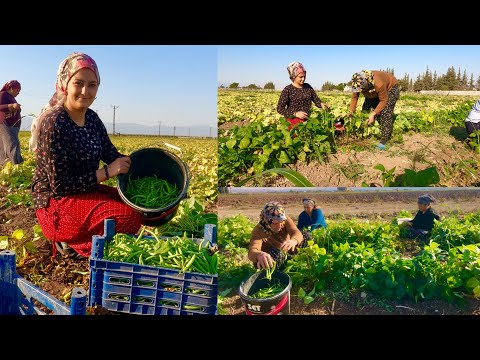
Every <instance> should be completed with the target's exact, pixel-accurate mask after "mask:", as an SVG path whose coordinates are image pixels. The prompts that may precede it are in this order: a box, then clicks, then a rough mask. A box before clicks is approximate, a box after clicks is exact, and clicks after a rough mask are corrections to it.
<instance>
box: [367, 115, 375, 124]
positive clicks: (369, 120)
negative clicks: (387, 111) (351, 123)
mask: <svg viewBox="0 0 480 360" xmlns="http://www.w3.org/2000/svg"><path fill="white" fill-rule="evenodd" d="M374 122H375V113H372V114H370V116H369V117H368V120H367V125H371V124H373V123H374Z"/></svg>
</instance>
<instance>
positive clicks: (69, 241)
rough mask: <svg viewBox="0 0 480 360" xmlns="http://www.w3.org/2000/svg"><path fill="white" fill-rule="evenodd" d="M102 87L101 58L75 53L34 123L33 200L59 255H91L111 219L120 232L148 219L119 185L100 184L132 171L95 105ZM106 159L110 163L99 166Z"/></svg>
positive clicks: (65, 63)
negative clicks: (94, 242)
mask: <svg viewBox="0 0 480 360" xmlns="http://www.w3.org/2000/svg"><path fill="white" fill-rule="evenodd" d="M99 85H100V74H99V72H98V68H97V65H96V63H95V61H94V60H93V59H92V58H91V57H90V56H88V55H86V54H83V53H78V52H76V53H73V54H71V55H69V56H68V57H67V58H66V59H65V60H63V62H62V63H61V64H60V67H59V68H58V71H57V81H56V86H55V87H56V89H55V93H54V94H53V97H52V98H51V99H50V102H49V103H48V104H47V105H46V106H45V107H44V108H43V109H42V112H41V113H40V115H39V116H37V117H36V118H35V119H34V122H33V124H32V136H31V138H30V142H29V145H30V149H32V150H34V151H35V152H36V168H35V173H34V175H33V181H32V193H33V204H34V208H35V212H36V215H37V218H38V222H39V224H40V226H41V228H42V231H43V234H44V235H45V237H46V238H47V239H49V240H52V241H53V244H54V246H53V256H55V255H56V251H57V250H58V251H59V252H60V253H61V254H62V255H70V256H72V257H75V258H79V257H81V256H85V257H86V256H89V255H90V252H91V242H92V236H93V235H100V234H102V233H103V226H104V220H105V219H115V227H116V231H117V232H119V233H131V234H133V233H136V232H137V231H138V229H139V228H140V226H141V225H142V223H143V216H142V214H141V213H139V212H136V211H135V210H133V209H132V208H130V207H128V206H127V205H126V204H124V203H123V202H122V200H121V198H120V196H119V194H118V191H117V189H116V188H112V187H109V186H106V185H102V184H100V183H101V182H103V181H105V180H107V179H109V178H111V177H114V176H117V175H119V174H125V173H127V172H128V170H129V168H130V158H129V157H128V156H125V155H122V154H121V153H119V152H118V150H117V149H116V148H115V146H114V145H113V144H112V142H111V141H110V138H109V137H108V134H107V130H106V129H105V125H104V124H103V122H102V121H101V120H100V118H99V117H98V115H97V113H96V112H94V111H93V110H91V109H90V108H89V107H90V106H91V105H92V103H93V101H94V100H95V98H96V95H97V91H98V87H99ZM100 160H102V161H103V162H104V163H105V164H108V165H105V166H104V167H103V168H101V169H99V168H98V167H99V162H100ZM79 255H80V256H79Z"/></svg>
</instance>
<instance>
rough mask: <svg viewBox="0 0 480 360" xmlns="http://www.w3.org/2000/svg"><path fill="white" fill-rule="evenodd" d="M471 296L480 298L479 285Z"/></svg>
mask: <svg viewBox="0 0 480 360" xmlns="http://www.w3.org/2000/svg"><path fill="white" fill-rule="evenodd" d="M473 295H475V297H477V298H480V285H479V286H477V287H475V288H473Z"/></svg>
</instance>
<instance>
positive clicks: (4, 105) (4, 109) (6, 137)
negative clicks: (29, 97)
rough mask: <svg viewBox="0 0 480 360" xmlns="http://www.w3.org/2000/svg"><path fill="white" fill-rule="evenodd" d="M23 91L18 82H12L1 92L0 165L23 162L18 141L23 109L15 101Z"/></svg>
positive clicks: (4, 86)
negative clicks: (9, 162)
mask: <svg viewBox="0 0 480 360" xmlns="http://www.w3.org/2000/svg"><path fill="white" fill-rule="evenodd" d="M21 89H22V87H21V86H20V83H19V82H18V81H17V80H11V81H9V82H7V83H6V84H5V85H3V87H2V89H1V90H0V165H1V164H3V163H4V162H5V161H7V160H10V161H11V162H12V164H21V163H22V162H23V158H22V154H21V152H20V140H19V139H18V133H19V131H20V125H21V123H22V117H21V116H20V110H21V108H20V104H19V103H17V100H15V98H16V97H17V96H18V94H20V90H21Z"/></svg>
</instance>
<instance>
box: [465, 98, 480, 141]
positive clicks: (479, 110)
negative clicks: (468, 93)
mask: <svg viewBox="0 0 480 360" xmlns="http://www.w3.org/2000/svg"><path fill="white" fill-rule="evenodd" d="M465 129H466V130H467V133H468V134H471V133H473V132H474V131H480V99H479V100H478V101H477V102H476V103H475V104H473V106H472V110H470V112H469V113H468V115H467V117H466V118H465Z"/></svg>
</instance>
